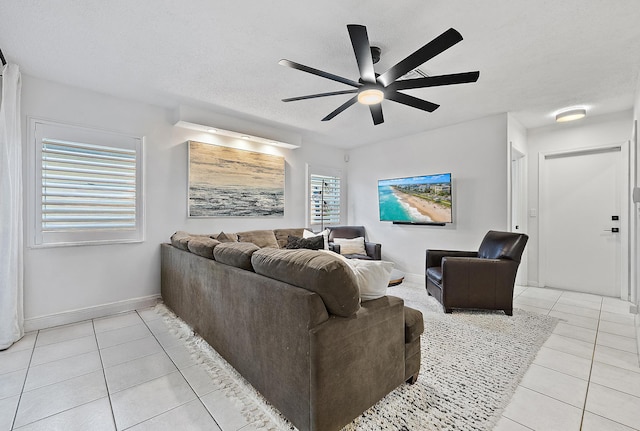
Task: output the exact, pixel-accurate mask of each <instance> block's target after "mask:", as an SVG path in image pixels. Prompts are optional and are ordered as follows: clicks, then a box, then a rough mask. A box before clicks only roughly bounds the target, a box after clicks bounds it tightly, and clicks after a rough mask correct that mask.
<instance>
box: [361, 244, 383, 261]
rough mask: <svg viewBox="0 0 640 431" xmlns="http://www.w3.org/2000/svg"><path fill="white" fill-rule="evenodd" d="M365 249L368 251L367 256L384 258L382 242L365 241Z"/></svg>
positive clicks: (377, 258)
mask: <svg viewBox="0 0 640 431" xmlns="http://www.w3.org/2000/svg"><path fill="white" fill-rule="evenodd" d="M364 249H365V251H366V252H367V256H369V257H370V258H371V259H373V260H382V244H378V243H375V242H368V241H365V242H364Z"/></svg>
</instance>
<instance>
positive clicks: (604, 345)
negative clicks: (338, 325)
mask: <svg viewBox="0 0 640 431" xmlns="http://www.w3.org/2000/svg"><path fill="white" fill-rule="evenodd" d="M415 287H416V289H423V287H422V286H421V285H417V284H416V285H415ZM514 305H515V306H516V307H518V308H522V309H526V310H529V311H534V312H537V313H542V314H549V315H552V316H556V317H558V318H560V319H562V320H563V321H562V322H561V323H560V324H558V326H557V327H556V329H555V331H554V334H553V335H552V336H551V337H550V338H549V340H548V341H547V343H546V344H545V346H544V347H542V349H541V350H540V352H539V354H538V356H537V357H536V358H535V360H534V362H533V364H532V365H531V367H530V369H529V370H528V372H527V374H526V375H525V376H524V378H523V380H522V382H521V384H520V386H519V387H518V389H517V391H516V393H515V395H514V397H513V399H512V401H511V404H510V405H509V406H508V407H507V408H506V409H505V411H504V413H503V417H502V418H501V420H500V422H499V423H498V425H497V427H496V430H498V431H509V430H530V429H533V430H545V431H550V430H562V431H570V430H580V429H582V430H585V431H592V430H612V431H615V430H634V429H635V430H640V364H639V362H638V348H637V346H636V339H635V328H634V326H633V316H632V315H631V314H629V313H628V307H629V304H628V303H624V302H623V301H620V300H615V299H611V298H603V297H599V296H594V295H585V294H581V293H575V292H562V291H558V290H550V289H540V288H533V287H529V288H525V287H517V288H516V297H515V300H514ZM116 429H117V430H125V429H126V430H134V431H144V430H154V431H155V430H176V429H180V430H213V431H216V430H222V431H237V430H242V431H252V430H256V429H258V427H257V426H256V424H251V423H247V421H246V419H245V418H244V417H243V416H242V414H241V413H240V411H239V408H238V407H237V406H235V405H234V404H233V402H231V401H230V400H228V399H227V398H226V397H225V396H224V392H223V391H222V390H221V388H219V387H217V386H216V384H215V383H214V382H213V380H212V379H211V378H209V376H208V374H207V373H206V372H205V371H204V369H203V368H202V367H201V366H200V365H198V364H196V363H194V362H193V360H192V359H191V358H190V355H189V354H188V352H187V351H186V350H185V349H184V348H183V347H182V346H181V344H180V341H179V340H178V339H177V338H176V337H175V336H174V335H172V334H171V333H170V332H169V331H168V329H167V328H166V327H165V325H164V322H163V321H162V319H160V318H159V316H158V315H157V314H156V313H155V312H154V311H153V310H152V309H145V310H138V311H136V312H130V313H123V314H118V315H114V316H110V317H106V318H101V319H94V320H89V321H86V322H80V323H75V324H71V325H65V326H59V327H55V328H50V329H45V330H41V331H38V332H33V333H30V334H27V335H26V336H25V337H24V338H23V339H22V340H20V341H19V342H18V343H16V344H14V345H13V346H12V347H11V348H10V349H8V350H6V351H3V352H0V431H4V430H7V431H9V430H20V431H27V430H29V431H34V430H48V431H49V430H64V431H73V430H92V431H93V430H95V431H101V430H116Z"/></svg>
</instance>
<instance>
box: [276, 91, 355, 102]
mask: <svg viewBox="0 0 640 431" xmlns="http://www.w3.org/2000/svg"><path fill="white" fill-rule="evenodd" d="M357 92H358V90H343V91H331V92H329V93H319V94H309V95H308V96H298V97H289V98H288V99H282V101H283V102H295V101H296V100H307V99H315V98H316V97H326V96H339V95H340V94H354V93H357Z"/></svg>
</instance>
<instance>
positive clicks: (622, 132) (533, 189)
mask: <svg viewBox="0 0 640 431" xmlns="http://www.w3.org/2000/svg"><path fill="white" fill-rule="evenodd" d="M631 118H632V113H631V111H624V112H619V113H614V114H609V115H601V116H597V117H586V118H585V119H583V120H580V121H577V122H575V123H564V124H554V125H552V126H547V127H541V128H538V129H530V130H529V131H528V133H527V147H528V159H529V164H528V171H529V179H528V183H529V190H528V200H529V210H531V209H535V210H536V211H537V209H538V207H539V201H538V155H539V153H543V152H550V151H562V150H570V149H577V148H589V147H596V146H602V145H608V144H616V143H622V142H624V141H628V140H629V139H630V137H631V124H632V121H631ZM539 220H540V214H538V216H537V217H535V218H531V217H530V218H529V225H528V232H529V243H528V244H527V248H528V252H529V260H528V262H529V265H528V268H529V271H528V274H529V280H528V284H529V285H530V286H537V285H538V271H539V263H538V250H539V235H538V231H539V226H538V223H539Z"/></svg>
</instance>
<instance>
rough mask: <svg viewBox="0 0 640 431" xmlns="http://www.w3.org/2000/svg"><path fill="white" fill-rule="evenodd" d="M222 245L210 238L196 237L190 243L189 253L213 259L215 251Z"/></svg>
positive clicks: (188, 245)
mask: <svg viewBox="0 0 640 431" xmlns="http://www.w3.org/2000/svg"><path fill="white" fill-rule="evenodd" d="M219 244H220V241H218V240H215V239H213V238H209V237H194V238H192V239H191V240H190V241H189V244H187V247H188V248H189V251H190V252H191V253H193V254H197V255H198V256H202V257H206V258H207V259H213V249H214V248H216V246H217V245H219Z"/></svg>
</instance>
